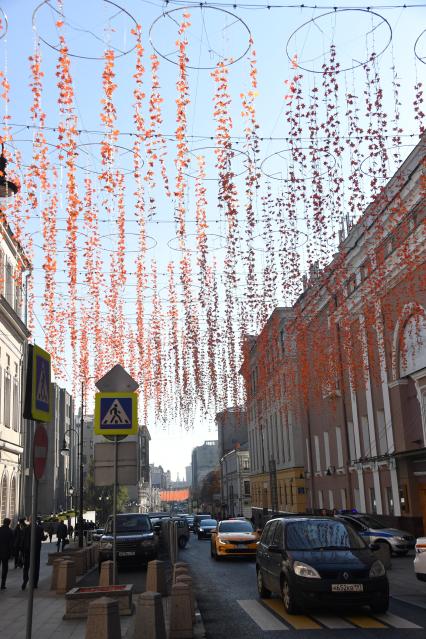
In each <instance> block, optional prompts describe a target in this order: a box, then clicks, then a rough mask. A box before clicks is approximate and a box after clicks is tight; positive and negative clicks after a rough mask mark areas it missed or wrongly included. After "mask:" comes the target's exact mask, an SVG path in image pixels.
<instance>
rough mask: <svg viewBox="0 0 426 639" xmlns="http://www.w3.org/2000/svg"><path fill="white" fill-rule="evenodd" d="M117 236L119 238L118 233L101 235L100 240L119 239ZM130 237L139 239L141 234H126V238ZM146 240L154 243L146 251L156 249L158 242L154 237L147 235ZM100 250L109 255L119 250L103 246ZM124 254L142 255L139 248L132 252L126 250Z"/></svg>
mask: <svg viewBox="0 0 426 639" xmlns="http://www.w3.org/2000/svg"><path fill="white" fill-rule="evenodd" d="M117 236H118V233H106V234H105V235H100V236H99V239H100V240H102V239H103V238H106V237H117ZM129 236H134V237H139V233H126V237H129ZM145 238H146V239H147V240H151V242H152V245H151V246H147V247H146V251H152V250H153V249H155V247H156V246H157V244H158V242H157V240H156V239H155V237H152V235H146V236H145ZM100 248H101V250H102V251H106V252H107V253H111V252H112V251H116V250H117V249H115V248H111V249H110V248H106V246H101V247H100ZM124 253H125V255H132V254H136V253H140V249H139V248H137V249H135V250H131V251H127V250H125V251H124Z"/></svg>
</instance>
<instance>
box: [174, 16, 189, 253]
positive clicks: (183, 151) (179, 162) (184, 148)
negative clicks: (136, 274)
mask: <svg viewBox="0 0 426 639" xmlns="http://www.w3.org/2000/svg"><path fill="white" fill-rule="evenodd" d="M190 17H191V16H190V14H189V13H188V12H186V11H185V12H184V13H183V15H182V22H181V23H180V26H179V30H178V34H179V38H178V40H177V41H176V46H177V47H178V51H179V65H178V69H179V76H178V80H177V82H176V91H177V94H178V95H177V98H176V107H177V110H176V123H177V126H176V131H175V135H176V147H177V148H176V158H175V166H176V179H175V198H176V223H177V236H178V238H179V245H180V247H181V248H182V249H183V248H184V245H185V235H186V229H185V214H186V211H185V192H186V185H187V184H186V179H185V171H186V169H187V168H188V166H189V158H188V153H189V149H188V140H187V108H188V105H189V102H190V99H189V85H188V71H187V64H188V58H187V54H186V51H187V47H188V40H187V38H186V35H185V33H186V31H187V29H188V28H189V27H190V26H191V23H190V21H189V19H190Z"/></svg>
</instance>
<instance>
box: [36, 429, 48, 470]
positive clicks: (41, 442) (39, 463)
mask: <svg viewBox="0 0 426 639" xmlns="http://www.w3.org/2000/svg"><path fill="white" fill-rule="evenodd" d="M47 450H48V439H47V432H46V429H45V427H44V426H42V424H38V425H37V428H36V429H35V433H34V441H33V464H34V475H35V478H36V479H41V478H42V477H43V474H44V469H45V467H46V460H47Z"/></svg>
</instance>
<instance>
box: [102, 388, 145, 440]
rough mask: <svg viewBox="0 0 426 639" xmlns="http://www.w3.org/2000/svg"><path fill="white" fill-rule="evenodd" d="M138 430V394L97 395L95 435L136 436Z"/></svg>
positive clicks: (109, 393) (110, 393)
mask: <svg viewBox="0 0 426 639" xmlns="http://www.w3.org/2000/svg"><path fill="white" fill-rule="evenodd" d="M137 430H138V396H137V394H136V393H118V392H114V393H113V392H108V393H96V395H95V433H96V434H97V435H105V436H107V435H135V434H136V433H137Z"/></svg>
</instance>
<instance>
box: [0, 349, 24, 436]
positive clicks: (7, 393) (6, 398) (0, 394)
mask: <svg viewBox="0 0 426 639" xmlns="http://www.w3.org/2000/svg"><path fill="white" fill-rule="evenodd" d="M8 357H9V356H8ZM17 369H18V366H17V364H15V375H14V377H12V375H11V373H10V368H9V366H8V367H7V368H6V370H5V371H4V372H3V369H2V367H1V366H0V421H3V424H4V425H5V426H7V428H13V430H16V431H18V430H19V428H20V413H19V379H18V376H17ZM1 400H3V406H2V405H1V404H2V401H1ZM2 409H3V420H1V410H2Z"/></svg>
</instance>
